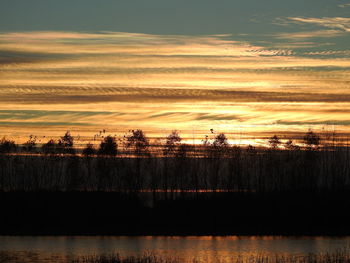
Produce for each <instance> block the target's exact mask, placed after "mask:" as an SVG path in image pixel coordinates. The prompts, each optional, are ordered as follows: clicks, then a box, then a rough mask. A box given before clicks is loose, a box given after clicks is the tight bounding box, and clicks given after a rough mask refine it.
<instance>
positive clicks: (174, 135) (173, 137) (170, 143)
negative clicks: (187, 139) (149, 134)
mask: <svg viewBox="0 0 350 263" xmlns="http://www.w3.org/2000/svg"><path fill="white" fill-rule="evenodd" d="M180 142H181V137H180V135H179V133H178V132H177V131H176V130H174V131H172V132H171V134H169V135H168V136H167V137H166V142H165V146H164V151H163V154H164V155H165V156H168V155H174V154H176V148H177V146H178V144H179V143H180Z"/></svg>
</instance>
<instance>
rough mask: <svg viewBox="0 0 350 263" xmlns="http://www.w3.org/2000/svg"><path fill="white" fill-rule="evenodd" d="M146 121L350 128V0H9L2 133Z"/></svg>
mask: <svg viewBox="0 0 350 263" xmlns="http://www.w3.org/2000/svg"><path fill="white" fill-rule="evenodd" d="M137 128H140V129H143V130H145V131H146V133H147V134H148V135H149V136H151V137H153V138H156V137H163V136H165V135H166V134H168V133H169V132H170V131H171V130H173V129H177V130H179V131H180V133H181V134H183V135H184V137H186V139H187V140H189V141H192V140H193V139H195V140H196V141H199V140H200V139H203V136H204V135H205V134H209V133H210V131H209V130H210V129H214V131H215V132H225V133H227V134H229V136H228V137H229V138H230V141H232V142H234V143H254V140H253V139H252V138H256V139H257V140H256V142H257V143H259V142H260V141H259V139H264V137H266V136H269V134H270V133H276V134H281V136H283V138H288V137H290V136H295V134H298V133H303V132H305V131H307V130H308V129H310V128H311V129H315V130H321V129H322V128H324V129H326V130H336V131H338V132H350V1H347V0H293V1H281V0H264V1H262V0H244V1H243V0H217V1H212V0H147V1H145V0H140V1H136V0H115V1H112V0H99V1H96V0H74V1H72V0H32V1H23V0H2V1H1V4H0V137H2V136H4V135H7V136H8V137H11V138H15V139H16V140H24V139H25V138H26V137H28V136H29V135H30V134H34V135H38V136H39V137H40V138H43V136H44V135H45V136H47V137H54V136H58V135H62V133H63V132H64V131H66V130H70V131H72V134H73V135H78V134H79V135H80V136H82V137H84V138H85V140H87V141H88V140H90V139H91V138H92V137H93V136H94V134H96V133H97V132H98V131H99V130H101V129H106V130H107V133H110V134H113V135H114V134H117V135H118V136H122V134H123V133H124V132H127V131H128V129H137ZM42 140H44V139H42Z"/></svg>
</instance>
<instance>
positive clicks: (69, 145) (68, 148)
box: [58, 131, 75, 154]
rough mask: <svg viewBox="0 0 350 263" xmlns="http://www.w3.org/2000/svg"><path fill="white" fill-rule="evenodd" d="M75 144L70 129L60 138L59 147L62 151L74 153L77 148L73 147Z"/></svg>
mask: <svg viewBox="0 0 350 263" xmlns="http://www.w3.org/2000/svg"><path fill="white" fill-rule="evenodd" d="M73 145H74V138H73V136H72V135H71V134H70V132H69V131H67V132H66V133H65V135H64V136H62V137H61V138H60V139H59V140H58V147H59V148H60V150H61V151H62V153H69V154H74V153H75V150H74V148H73Z"/></svg>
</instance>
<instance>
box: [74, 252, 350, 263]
mask: <svg viewBox="0 0 350 263" xmlns="http://www.w3.org/2000/svg"><path fill="white" fill-rule="evenodd" d="M349 260H350V252H349V251H348V250H347V249H346V248H344V249H343V250H338V251H335V252H327V251H324V252H322V253H309V254H306V255H293V254H292V255H280V254H276V255H270V254H265V253H257V254H252V255H250V256H247V255H243V254H238V255H232V256H231V257H230V259H229V260H228V261H224V262H227V263H265V262H271V263H279V262H284V263H348V262H349ZM181 262H185V261H183V260H181V258H179V257H175V256H168V257H165V256H159V255H157V254H152V253H147V254H144V255H141V256H129V257H122V256H120V255H119V254H109V255H93V256H81V257H79V258H77V259H74V260H73V262H72V263H181ZM186 262H187V261H186ZM191 262H194V263H203V262H207V261H203V260H200V259H196V258H193V259H192V261H191ZM211 262H212V263H219V262H223V261H222V260H220V259H219V258H217V259H216V260H215V261H211Z"/></svg>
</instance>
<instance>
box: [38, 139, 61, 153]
mask: <svg viewBox="0 0 350 263" xmlns="http://www.w3.org/2000/svg"><path fill="white" fill-rule="evenodd" d="M57 147H58V145H57V143H56V142H55V140H53V139H50V140H49V141H48V142H47V143H45V144H43V145H42V146H41V150H42V152H43V153H44V154H55V153H57Z"/></svg>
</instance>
